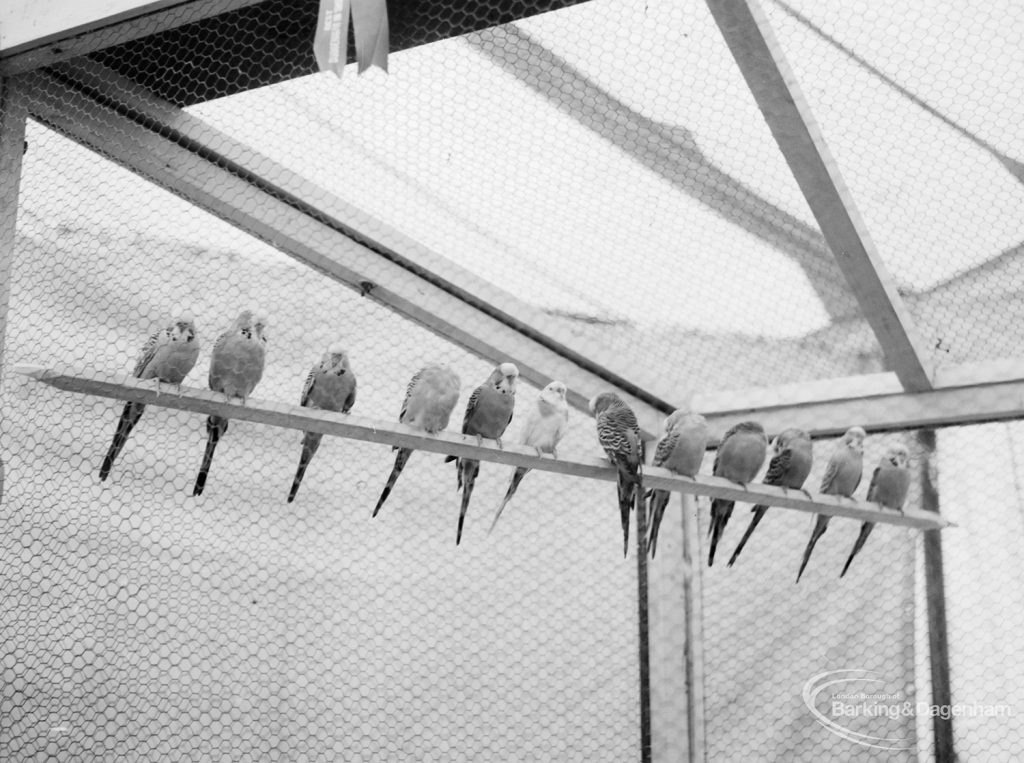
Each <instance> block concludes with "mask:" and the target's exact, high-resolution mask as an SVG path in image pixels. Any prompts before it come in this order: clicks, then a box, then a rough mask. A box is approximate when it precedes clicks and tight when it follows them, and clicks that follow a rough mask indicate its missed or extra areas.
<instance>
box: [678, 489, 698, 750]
mask: <svg viewBox="0 0 1024 763" xmlns="http://www.w3.org/2000/svg"><path fill="white" fill-rule="evenodd" d="M679 498H680V502H681V504H682V507H681V508H682V514H683V566H684V568H685V576H684V578H683V599H684V601H685V607H686V654H685V659H686V687H687V692H686V714H687V727H688V731H689V748H690V756H689V759H690V761H691V763H698V762H702V761H703V760H704V627H703V626H704V616H703V609H702V606H701V602H702V601H703V600H702V598H701V596H702V595H703V594H702V590H701V574H702V570H703V568H702V567H701V553H700V525H699V523H698V522H697V499H696V497H695V496H692V495H684V494H680V496H679Z"/></svg>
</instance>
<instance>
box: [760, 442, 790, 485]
mask: <svg viewBox="0 0 1024 763" xmlns="http://www.w3.org/2000/svg"><path fill="white" fill-rule="evenodd" d="M792 458H793V451H792V450H790V449H789V448H786V449H785V450H783V451H782V452H781V453H779V454H778V455H777V456H775V457H774V458H773V459H772V460H771V461H770V462H769V464H768V472H767V474H765V475H764V484H766V485H781V484H782V480H783V478H784V477H785V476H786V472H788V471H789V462H790V460H791V459H792Z"/></svg>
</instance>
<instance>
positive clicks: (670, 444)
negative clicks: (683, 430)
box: [654, 432, 679, 466]
mask: <svg viewBox="0 0 1024 763" xmlns="http://www.w3.org/2000/svg"><path fill="white" fill-rule="evenodd" d="M678 442H679V432H669V433H668V434H667V435H665V436H664V437H663V438H662V440H661V442H659V443H658V447H657V448H656V449H655V451H654V465H655V466H661V465H662V464H664V463H665V462H666V461H668V460H669V458H670V457H671V456H672V451H673V450H675V447H676V443H678Z"/></svg>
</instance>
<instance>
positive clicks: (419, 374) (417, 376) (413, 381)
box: [352, 368, 423, 421]
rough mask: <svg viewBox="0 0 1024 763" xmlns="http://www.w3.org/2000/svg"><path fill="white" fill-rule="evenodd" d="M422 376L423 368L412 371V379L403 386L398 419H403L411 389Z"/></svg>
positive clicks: (407, 408) (353, 391) (353, 392)
mask: <svg viewBox="0 0 1024 763" xmlns="http://www.w3.org/2000/svg"><path fill="white" fill-rule="evenodd" d="M422 376H423V369H422V368H421V369H420V370H419V371H417V372H416V373H414V374H413V376H412V379H410V380H409V386H408V387H406V388H405V400H403V401H402V411H401V412H400V413H399V414H398V420H399V421H404V420H405V414H406V413H407V412H408V411H409V400H410V398H412V391H413V390H414V389H416V386H417V385H418V384H419V383H420V379H421V378H422ZM352 394H353V396H354V395H355V390H354V389H353V390H352ZM353 402H354V397H353Z"/></svg>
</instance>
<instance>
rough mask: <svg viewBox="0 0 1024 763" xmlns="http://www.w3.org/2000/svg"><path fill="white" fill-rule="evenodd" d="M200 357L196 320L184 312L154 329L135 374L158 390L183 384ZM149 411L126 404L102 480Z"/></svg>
mask: <svg viewBox="0 0 1024 763" xmlns="http://www.w3.org/2000/svg"><path fill="white" fill-rule="evenodd" d="M198 358H199V335H198V334H197V333H196V326H195V321H194V320H193V319H192V316H191V315H190V314H189V313H182V314H181V315H179V316H178V317H177V318H175V319H174V320H173V321H171V323H170V324H169V325H168V326H166V327H165V328H162V329H160V330H159V331H157V332H155V333H154V334H153V335H152V336H150V337H149V339H147V340H146V343H145V344H144V345H143V346H142V351H141V352H140V353H139V357H138V359H137V360H136V361H135V369H134V370H133V371H132V375H133V376H134V377H135V378H136V379H155V380H156V389H157V392H158V393H159V391H160V383H161V382H165V383H167V384H175V385H180V384H181V382H182V381H184V379H185V377H186V376H188V374H189V372H190V371H191V370H192V369H193V368H194V367H195V365H196V360H197V359H198ZM145 410H146V406H145V405H144V404H143V403H131V402H129V403H125V404H124V409H123V410H122V411H121V418H120V420H119V421H118V422H117V429H116V430H114V439H113V442H111V443H110V448H108V449H107V455H106V457H105V458H104V459H103V464H102V466H100V479H101V480H105V479H106V478H107V476H108V475H109V474H110V470H111V468H112V467H113V466H114V461H115V460H117V457H118V455H119V454H120V453H121V449H122V448H123V447H124V444H125V442H126V441H127V440H128V435H129V434H131V431H132V429H133V428H134V427H135V425H136V424H137V423H138V421H139V419H140V418H141V417H142V412H143V411H145Z"/></svg>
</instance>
